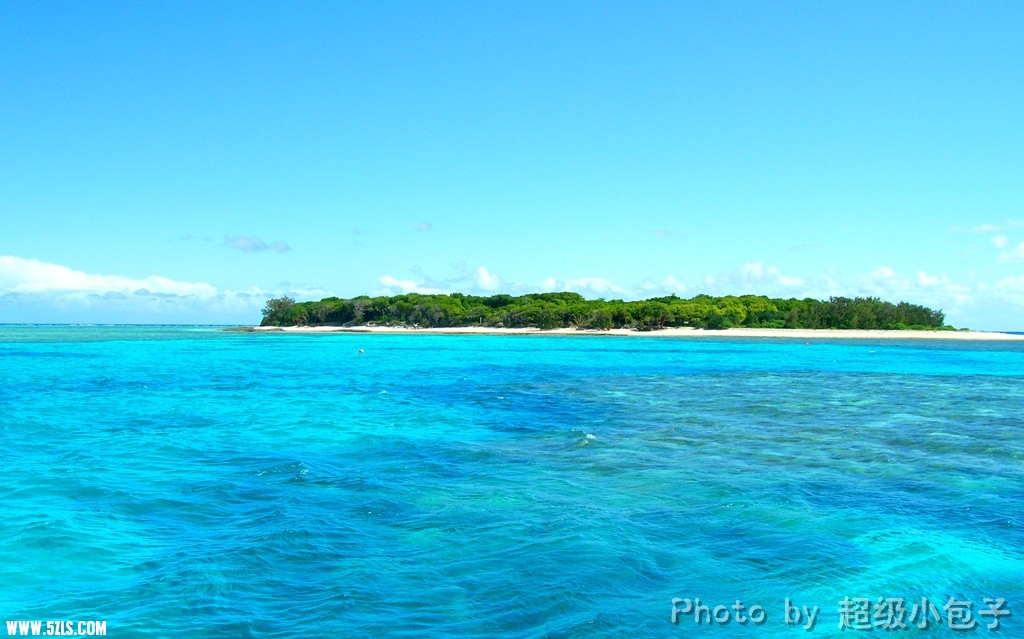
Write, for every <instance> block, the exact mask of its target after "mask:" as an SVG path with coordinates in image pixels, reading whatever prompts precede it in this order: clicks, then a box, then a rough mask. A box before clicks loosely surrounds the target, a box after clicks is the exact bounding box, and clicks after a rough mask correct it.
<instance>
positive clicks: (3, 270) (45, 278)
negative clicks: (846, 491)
mask: <svg viewBox="0 0 1024 639" xmlns="http://www.w3.org/2000/svg"><path fill="white" fill-rule="evenodd" d="M454 270H455V272H454V274H452V275H451V276H450V277H448V278H439V279H435V278H432V277H430V276H429V275H427V274H425V273H423V272H422V271H420V270H419V269H413V271H414V277H410V278H399V277H395V276H393V275H383V276H381V277H379V278H378V279H377V281H376V284H377V286H378V288H377V290H373V291H371V290H367V291H366V292H367V293H369V294H376V295H396V294H401V293H424V294H430V293H452V292H461V293H466V294H477V295H493V294H495V293H508V294H513V295H521V294H524V293H539V292H550V291H575V292H578V293H580V294H582V295H584V296H585V297H589V298H598V297H601V298H606V299H613V298H621V299H628V300H632V299H645V298H650V297H661V296H666V295H678V296H680V297H692V296H694V295H698V294H700V293H707V294H711V295H743V294H757V295H767V296H769V297H783V298H789V297H796V298H801V299H802V298H806V297H812V298H817V299H827V298H828V297H831V296H846V297H879V298H882V299H884V300H888V301H893V302H897V301H908V302H913V303H917V304H924V305H926V306H929V307H931V308H936V309H942V310H943V311H945V313H946V317H947V321H949V322H950V323H952V324H954V325H957V326H961V325H968V326H972V327H979V325H980V323H982V322H981V320H982V319H983V318H987V319H988V320H989V325H985V326H984V327H983V328H986V329H989V330H1000V329H1002V330H1010V329H1015V328H1016V329H1024V327H1005V326H992V325H990V324H991V321H992V320H995V321H997V322H998V321H999V320H1000V319H1001V318H1005V317H1019V316H1021V315H1022V312H1024V276H1013V277H1005V278H1002V279H998V280H995V281H992V282H957V281H953V280H952V279H951V278H949V277H948V276H947V275H946V274H933V273H928V272H925V271H923V270H921V271H916V272H914V273H909V274H908V273H901V272H897V271H895V270H894V269H892V268H889V267H887V266H879V267H877V268H875V269H874V270H872V271H871V272H869V273H864V274H860V275H857V276H855V277H853V278H850V277H842V276H839V275H837V274H825V275H818V276H813V277H805V276H797V275H793V274H789V273H784V272H783V271H782V270H780V269H779V268H777V267H775V266H770V265H765V264H763V263H761V262H748V263H745V264H743V265H741V266H740V267H739V268H737V269H736V270H734V271H732V272H730V273H724V274H717V275H706V276H704V277H702V278H697V279H686V278H681V277H677V276H676V275H674V274H668V275H665V276H663V277H660V278H654V277H649V278H646V279H644V280H643V281H641V282H636V283H631V284H625V283H619V282H615V281H613V280H611V279H608V278H603V277H597V276H584V277H576V278H557V277H554V276H550V277H546V278H543V279H541V280H540V281H536V282H523V281H517V280H513V279H509V278H506V277H504V276H502V275H500V274H498V273H496V272H494V271H492V270H491V269H489V268H488V267H486V266H484V265H480V266H477V267H476V268H470V267H467V266H466V265H465V264H458V265H456V266H455V269H454ZM332 294H337V295H339V296H351V295H353V294H358V292H357V293H351V292H350V293H348V294H340V293H338V292H332V291H329V290H325V289H324V288H321V287H317V286H308V285H293V284H289V283H281V284H278V285H276V286H272V287H271V286H268V287H260V286H252V287H250V288H247V289H244V290H224V289H220V288H218V287H217V286H215V285H213V284H210V283H206V282H182V281H177V280H174V279H171V278H167V277H162V276H158V275H151V276H147V277H143V278H132V277H126V276H121V275H105V274H94V273H87V272H84V271H80V270H75V269H72V268H69V267H67V266H64V265H60V264H54V263H50V262H43V261H41V260H35V259H28V258H22V257H16V256H10V255H6V256H0V323H2V322H8V323H9V322H23V321H25V322H54V323H60V322H125V323H133V322H138V323H165V322H166V323H229V324H232V323H242V324H245V323H255V322H256V321H257V320H258V319H259V317H260V309H262V307H263V305H264V303H265V302H266V300H267V299H268V298H271V297H279V296H282V295H288V296H290V297H294V298H296V299H320V298H322V297H327V296H329V295H332Z"/></svg>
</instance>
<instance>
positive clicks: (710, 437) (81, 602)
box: [0, 326, 1024, 638]
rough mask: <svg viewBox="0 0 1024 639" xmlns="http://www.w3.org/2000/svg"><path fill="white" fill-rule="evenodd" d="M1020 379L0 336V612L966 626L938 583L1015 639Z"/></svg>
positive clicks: (164, 623) (635, 354)
mask: <svg viewBox="0 0 1024 639" xmlns="http://www.w3.org/2000/svg"><path fill="white" fill-rule="evenodd" d="M359 349H364V351H365V352H364V353H362V354H360V353H359V352H358V351H359ZM1022 378H1024V345H1021V344H1014V343H980V342H966V343H962V342H949V343H931V342H927V343H919V342H918V343H913V342H871V341H814V342H812V343H811V344H810V345H808V346H805V345H804V343H803V342H796V341H771V340H745V339H744V340H724V339H719V340H716V339H715V338H714V337H710V338H698V339H671V338H667V339H660V338H659V339H653V338H652V339H645V338H601V337H555V336H539V337H538V336H526V337H508V336H503V337H487V336H438V335H427V336H422V335H365V334H349V335H293V334H292V335H282V334H245V333H226V332H222V331H220V330H217V329H214V328H180V327H16V326H7V327H0V381H2V383H0V442H2V450H3V453H4V454H3V457H4V463H3V464H2V466H0V515H2V516H0V617H3V619H42V620H47V619H56V620H64V619H66V620H80V619H81V620H86V619H95V620H106V621H107V629H108V635H109V636H115V637H170V636H195V637H260V638H270V637H327V636H332V637H509V638H513V637H515V638H519V637H695V636H701V637H722V638H726V637H764V638H775V637H794V636H815V637H838V636H851V635H853V636H859V635H861V632H862V631H856V630H846V631H840V630H839V624H838V622H839V620H840V614H839V601H840V600H842V599H843V598H844V597H847V596H848V597H851V598H854V597H867V598H870V599H871V600H872V601H874V600H876V599H877V598H879V597H883V598H886V597H892V598H903V599H905V601H906V609H907V614H908V616H909V613H910V609H911V607H912V605H913V604H914V603H917V602H920V601H921V598H922V597H926V598H928V599H929V601H930V602H931V603H934V604H935V605H936V606H937V607H938V610H939V613H940V614H941V616H942V621H941V623H940V622H936V621H935V620H934V619H933V620H932V622H931V628H930V629H929V630H927V632H925V633H921V632H919V631H917V630H916V628H914V627H913V624H911V623H909V622H908V625H911V626H912V627H911V629H910V630H907V631H900V632H897V633H896V636H963V635H964V633H961V632H954V631H952V630H949V629H948V628H946V627H945V626H946V616H945V614H946V613H945V612H944V611H943V609H942V607H943V606H944V605H945V604H946V603H947V601H948V600H949V598H950V597H951V596H952V597H954V598H956V599H959V600H966V601H970V602H971V603H972V605H973V610H974V612H975V613H977V611H978V610H988V606H987V605H985V604H984V603H983V599H984V598H997V597H1001V598H1004V599H1005V600H1006V602H1007V604H1006V608H1007V609H1008V610H1010V611H1011V612H1012V613H1013V614H1014V616H1012V617H1003V618H1001V619H1000V621H1001V628H1000V630H999V633H998V634H991V633H990V631H989V630H987V629H986V628H985V626H986V625H987V624H988V623H990V622H991V619H992V618H991V617H978V616H977V615H976V614H975V619H976V620H977V621H978V622H979V624H980V627H979V628H977V629H976V630H974V631H973V632H969V633H966V634H968V635H975V634H976V635H981V636H990V635H991V636H1002V637H1022V636H1024V441H1022V435H1024V418H1022V417H1021V413H1022V410H1024V383H1022V381H1024V379H1022ZM673 598H680V599H690V600H691V601H692V600H693V599H694V598H700V599H701V601H702V602H703V603H708V604H710V606H711V607H713V606H715V605H719V604H722V605H732V604H733V603H734V602H735V601H736V600H740V601H742V602H743V604H744V605H745V606H747V607H750V606H753V605H760V606H762V607H763V608H764V609H765V612H766V615H767V618H766V620H765V621H764V623H763V624H761V625H754V624H752V623H747V624H745V625H740V624H738V623H736V621H735V620H733V621H731V622H730V623H729V624H728V625H725V626H723V625H720V624H718V623H709V622H708V620H707V619H706V618H704V619H702V623H701V624H697V623H696V622H695V621H694V616H693V615H692V614H690V615H688V616H681V618H680V619H679V620H678V623H676V624H673V623H672V622H671V620H670V613H671V610H672V603H671V602H672V599H673ZM786 598H788V599H790V600H791V601H792V602H793V603H795V604H796V605H801V606H809V607H810V606H818V607H819V608H820V615H819V618H818V622H817V625H816V626H815V628H814V629H813V631H811V632H805V631H804V630H803V629H802V626H800V625H787V623H786V620H785V613H784V601H785V599H786ZM683 605H684V604H683V603H680V604H679V606H680V607H682V606H683ZM44 628H45V626H44ZM879 631H881V632H884V630H876V632H879ZM867 636H871V635H867Z"/></svg>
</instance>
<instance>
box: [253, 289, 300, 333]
mask: <svg viewBox="0 0 1024 639" xmlns="http://www.w3.org/2000/svg"><path fill="white" fill-rule="evenodd" d="M294 308H295V300H293V299H292V298H290V297H288V296H284V297H273V298H271V299H269V300H267V305H266V306H264V307H263V321H262V322H260V325H261V326H280V325H281V323H282V322H283V321H285V320H286V319H287V318H288V315H289V312H290V311H292V310H293V309H294Z"/></svg>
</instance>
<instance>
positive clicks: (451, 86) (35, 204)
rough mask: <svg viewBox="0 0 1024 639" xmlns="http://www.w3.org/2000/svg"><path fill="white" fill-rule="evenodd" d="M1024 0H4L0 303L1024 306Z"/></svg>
mask: <svg viewBox="0 0 1024 639" xmlns="http://www.w3.org/2000/svg"><path fill="white" fill-rule="evenodd" d="M1022 29H1024V4H1022V3H1019V2H986V3H966V2H961V3H945V2H900V3H892V2H860V1H858V2H828V3H824V2H777V3H764V2H729V3H719V2H685V3H684V2H664V3H662V2H645V3H626V2H619V3H602V2H560V3H551V2H505V3H490V2H395V3H388V2H358V3H342V2H323V3H318V2H302V3H270V2H251V3H241V2H218V3H199V2H191V3H190V2H174V3H172V2H162V3H159V2H156V3H125V2H116V3H115V2H110V3H82V2H68V3H54V2H34V3H28V2H22V3H15V2H8V3H5V4H4V5H3V6H2V7H0V151H2V152H0V322H169V323H176V322H183V323H193V322H199V323H242V324H246V323H255V322H257V321H258V320H259V316H260V314H259V310H260V308H261V307H262V305H263V302H264V301H265V300H266V299H267V298H268V297H272V296H278V295H282V294H288V295H292V296H293V297H296V298H298V299H318V298H320V297H324V296H328V295H337V296H341V297H350V296H354V295H359V294H379V293H397V292H401V291H410V290H418V291H446V292H447V291H461V292H466V293H470V292H473V293H489V292H510V293H524V292H533V291H542V290H577V291H579V292H581V293H583V294H584V295H586V296H588V297H604V298H607V299H611V298H625V299H636V298H643V297H650V296H654V295H663V294H668V293H677V294H679V295H680V296H683V297H689V296H692V295H696V294H698V293H710V294H714V295H725V294H744V293H763V294H767V295H772V296H780V297H800V298H802V297H817V298H827V297H828V296H830V295H846V296H858V295H873V296H879V297H882V298H883V299H888V300H892V301H899V300H906V301H911V302H915V303H921V304H926V305H929V306H932V307H934V308H942V309H943V310H945V311H946V314H947V321H949V322H950V323H953V324H954V325H957V326H969V327H971V328H975V329H990V330H1018V331H1024V115H1022V114H1024V40H1022V39H1021V35H1020V34H1021V32H1022Z"/></svg>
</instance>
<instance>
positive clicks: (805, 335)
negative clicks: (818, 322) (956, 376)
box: [228, 326, 1024, 342]
mask: <svg viewBox="0 0 1024 639" xmlns="http://www.w3.org/2000/svg"><path fill="white" fill-rule="evenodd" d="M228 330H233V331H238V332H247V333H249V332H251V333H297V334H330V333H362V334H366V333H377V334H391V335H561V336H565V335H589V336H595V337H681V338H700V337H704V338H707V337H724V338H780V339H797V340H809V339H881V340H900V339H902V340H907V339H921V340H959V341H1009V342H1013V341H1024V335H1011V334H1009V333H996V332H988V331H911V330H907V331H899V330H893V331H883V330H856V329H848V330H840V329H828V328H821V329H807V328H727V329H723V330H706V329H700V328H664V329H660V330H656V331H637V330H634V329H625V328H613V329H609V330H605V331H600V330H590V329H584V330H578V329H575V328H554V329H548V330H541V329H539V328H493V327H488V326H451V327H444V328H407V327H397V326H252V327H239V328H236V329H228Z"/></svg>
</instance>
